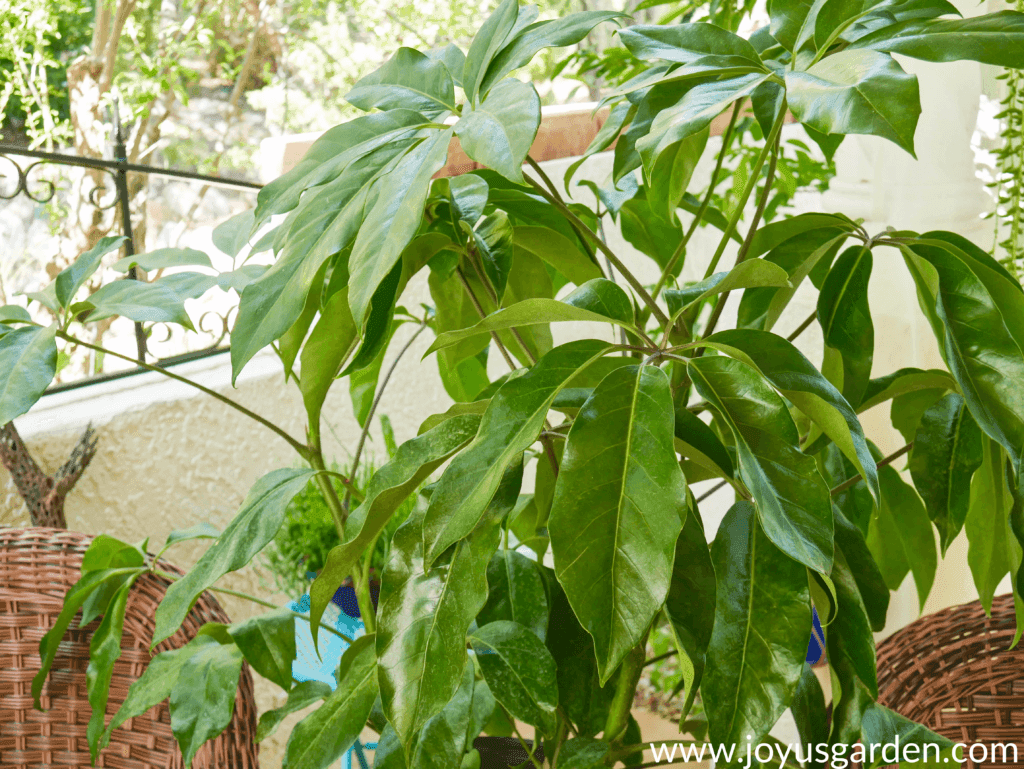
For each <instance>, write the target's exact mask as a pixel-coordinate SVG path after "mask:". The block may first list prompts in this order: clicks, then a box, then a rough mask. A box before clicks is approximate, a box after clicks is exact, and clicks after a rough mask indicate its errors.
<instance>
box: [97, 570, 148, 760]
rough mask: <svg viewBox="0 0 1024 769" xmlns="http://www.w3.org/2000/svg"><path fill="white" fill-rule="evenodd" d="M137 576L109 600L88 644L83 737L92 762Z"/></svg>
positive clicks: (126, 581) (104, 723)
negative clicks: (86, 716) (86, 711)
mask: <svg viewBox="0 0 1024 769" xmlns="http://www.w3.org/2000/svg"><path fill="white" fill-rule="evenodd" d="M140 573H141V572H136V573H135V574H132V575H129V576H128V578H127V579H126V580H124V582H123V583H121V586H120V587H119V588H118V590H117V592H116V593H115V594H114V596H113V598H111V600H110V605H109V606H107V607H106V609H105V610H104V613H103V620H102V621H101V622H100V625H99V627H98V628H96V631H95V632H94V633H93V634H92V639H90V641H89V665H88V667H87V668H86V670H85V685H86V689H87V690H88V696H89V707H90V708H91V709H92V715H91V716H90V718H89V725H88V727H86V738H87V739H88V741H89V754H90V755H91V757H92V760H93V761H95V760H96V756H97V755H98V754H99V750H100V747H99V743H100V740H101V739H102V737H103V732H104V726H105V725H106V715H107V698H108V696H109V694H110V680H111V678H112V677H113V675H114V663H115V662H117V660H118V659H119V658H120V656H121V634H122V633H123V631H124V615H125V611H126V609H127V608H128V595H129V593H130V592H131V589H132V585H134V584H135V579H136V578H137V577H138V576H139V574H140Z"/></svg>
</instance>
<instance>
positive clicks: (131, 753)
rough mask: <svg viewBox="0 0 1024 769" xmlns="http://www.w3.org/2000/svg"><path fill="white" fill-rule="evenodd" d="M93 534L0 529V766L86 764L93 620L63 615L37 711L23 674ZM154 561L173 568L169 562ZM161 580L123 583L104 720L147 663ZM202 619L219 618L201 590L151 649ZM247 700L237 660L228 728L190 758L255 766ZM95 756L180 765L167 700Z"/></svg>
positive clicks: (142, 766) (252, 712) (190, 631)
mask: <svg viewBox="0 0 1024 769" xmlns="http://www.w3.org/2000/svg"><path fill="white" fill-rule="evenodd" d="M91 540H92V538H91V537H89V536H88V535H85V534H78V533H75V532H69V531H63V530H59V529H47V528H27V529H0V767H3V768H4V769H10V768H17V769H22V768H23V767H25V768H27V767H39V766H59V767H77V766H82V767H84V766H89V765H90V761H89V746H88V743H87V742H86V737H85V729H86V725H87V724H88V722H89V716H90V713H91V711H90V708H89V701H88V696H87V693H86V685H85V670H86V666H87V665H88V662H89V639H90V637H91V631H92V630H94V629H95V627H96V626H97V625H98V620H97V621H96V622H94V623H92V624H90V625H89V626H87V627H85V628H78V625H77V621H75V622H72V625H71V628H72V629H71V630H70V631H69V633H68V635H67V636H65V639H64V641H63V642H62V643H61V646H60V651H59V652H58V653H57V658H56V660H55V662H54V664H53V669H52V670H51V672H50V676H49V679H48V681H47V684H46V686H45V687H44V688H43V697H42V702H43V707H44V708H46V711H45V712H40V711H38V710H35V709H34V708H33V706H32V677H33V676H34V675H35V674H36V672H37V671H38V670H39V639H40V638H42V636H43V634H44V633H46V631H47V629H49V628H50V627H51V626H52V625H53V623H54V620H55V619H56V618H57V615H58V614H59V613H60V610H61V606H62V603H63V599H64V593H65V592H66V591H67V589H68V588H69V587H71V585H73V584H74V583H75V582H76V581H77V580H78V577H79V576H80V567H81V563H82V554H83V553H84V552H85V549H86V548H87V547H88V546H89V543H90V542H91ZM161 568H162V569H164V570H167V571H170V572H177V573H181V572H180V571H179V570H177V569H175V567H173V566H170V565H169V564H161ZM168 584H169V583H168V582H167V581H166V580H164V579H161V578H159V577H155V576H153V575H146V576H144V577H142V578H141V579H139V580H138V581H137V582H136V583H135V586H134V587H133V589H132V592H131V596H130V598H129V601H128V609H127V613H126V616H125V622H124V635H123V636H122V638H121V647H122V652H121V658H120V659H119V660H118V661H117V662H116V663H115V665H114V675H113V679H112V681H111V684H110V699H109V702H108V704H107V720H108V721H109V720H110V718H111V717H112V716H113V715H114V713H116V712H117V709H118V708H119V707H120V706H121V703H122V702H123V701H124V698H125V696H126V695H127V693H128V687H129V686H130V685H131V684H132V682H133V681H135V680H136V679H137V678H138V677H139V676H140V675H142V672H143V671H144V670H145V668H146V665H147V664H149V660H150V653H149V651H148V646H149V641H150V639H151V638H152V637H153V615H154V613H155V611H156V607H157V604H158V603H159V602H160V599H161V598H162V597H163V595H164V591H165V590H166V589H167V585H168ZM205 622H228V619H227V616H226V615H225V614H224V611H223V609H221V607H220V605H219V604H218V603H217V601H216V600H214V599H213V598H212V597H211V596H210V595H209V594H208V593H204V594H203V595H202V596H201V597H200V599H199V601H198V602H197V603H196V606H195V608H194V609H193V610H192V612H191V613H190V614H189V616H188V618H187V619H186V620H185V623H184V624H183V626H182V629H181V630H179V631H178V632H177V633H176V634H175V635H174V636H172V637H171V638H169V639H168V640H167V641H165V642H163V643H161V644H160V645H159V646H158V647H157V651H164V650H167V649H173V648H177V647H179V646H181V645H183V644H185V643H187V642H188V640H189V639H191V638H192V637H193V636H194V635H195V633H196V631H197V630H199V628H200V627H201V626H202V625H203V623H205ZM255 733H256V709H255V702H254V699H253V685H252V676H251V675H250V673H249V670H248V668H247V667H246V668H243V670H242V678H241V681H240V683H239V691H238V698H237V701H236V704H235V713H234V717H233V719H232V721H231V724H230V725H229V726H228V728H227V729H226V730H225V731H224V733H223V734H221V735H220V736H219V737H218V738H217V739H215V740H212V741H211V742H208V743H207V744H206V745H204V746H203V748H202V749H201V750H200V751H199V753H198V755H197V756H196V759H195V761H194V763H193V766H195V767H203V769H211V768H212V767H225V768H226V767H231V768H232V769H257V766H258V763H257V747H256V744H255ZM96 765H97V766H103V767H112V768H115V769H157V767H159V768H160V769H165V768H168V767H174V768H175V769H177V768H178V767H181V766H182V757H181V753H180V751H179V750H178V746H177V743H176V742H175V740H174V736H173V735H172V733H171V718H170V712H169V710H168V707H167V702H166V701H165V702H163V703H161V704H160V705H157V706H156V707H154V708H152V709H151V710H149V711H148V712H147V713H145V714H143V715H142V716H139V717H137V718H132V719H129V720H128V721H127V722H126V723H125V724H124V725H123V726H122V727H120V728H118V729H117V730H115V731H114V733H113V737H112V739H111V741H110V745H109V746H108V747H107V748H106V749H105V750H104V751H103V752H102V753H101V754H100V756H99V759H98V761H97V763H96Z"/></svg>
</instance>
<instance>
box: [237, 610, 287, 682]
mask: <svg viewBox="0 0 1024 769" xmlns="http://www.w3.org/2000/svg"><path fill="white" fill-rule="evenodd" d="M228 633H229V634H230V635H231V639H232V640H233V641H234V642H235V645H236V646H238V648H239V649H240V650H241V652H242V654H243V655H244V656H245V659H246V661H247V662H248V663H249V664H250V665H251V666H252V669H253V670H255V671H256V672H257V673H259V674H260V675H261V676H263V677H264V678H266V679H267V680H270V681H273V682H274V683H275V684H277V685H278V686H280V687H281V688H282V689H284V690H285V691H288V690H289V689H291V688H292V662H293V661H294V660H295V615H294V614H292V613H291V612H290V611H288V610H287V609H278V610H277V611H270V612H266V613H265V614H258V615H256V616H255V617H251V618H249V619H247V620H243V621H242V622H236V623H235V624H234V625H231V626H229V627H228Z"/></svg>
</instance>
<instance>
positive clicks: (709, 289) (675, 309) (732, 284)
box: [664, 259, 789, 316]
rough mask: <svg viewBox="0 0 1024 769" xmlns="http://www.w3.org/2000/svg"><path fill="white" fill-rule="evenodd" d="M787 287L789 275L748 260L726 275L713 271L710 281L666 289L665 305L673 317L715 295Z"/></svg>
mask: <svg viewBox="0 0 1024 769" xmlns="http://www.w3.org/2000/svg"><path fill="white" fill-rule="evenodd" d="M764 286H789V275H788V273H787V272H786V271H785V270H784V269H783V268H782V267H779V266H778V265H776V264H773V263H772V262H769V261H766V260H764V259H747V260H746V261H743V262H741V263H740V264H738V265H736V266H735V267H733V268H732V269H731V270H729V271H728V272H716V273H715V274H714V275H712V276H711V277H710V278H705V279H704V280H702V281H700V282H698V283H694V284H693V285H692V286H686V287H685V288H680V289H667V290H666V291H665V292H664V296H665V302H666V303H667V304H668V309H669V312H670V313H671V314H672V315H673V316H677V315H679V314H680V313H681V312H683V311H684V310H686V309H688V308H689V307H691V306H693V305H695V304H697V302H701V301H703V300H705V299H707V298H708V297H711V296H714V295H715V294H722V293H725V292H726V291H735V290H739V289H744V288H757V287H764Z"/></svg>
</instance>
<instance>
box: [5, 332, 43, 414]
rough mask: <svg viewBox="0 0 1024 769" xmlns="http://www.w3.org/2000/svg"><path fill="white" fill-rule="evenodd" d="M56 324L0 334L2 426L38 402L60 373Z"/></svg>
mask: <svg viewBox="0 0 1024 769" xmlns="http://www.w3.org/2000/svg"><path fill="white" fill-rule="evenodd" d="M56 333H57V328H56V326H49V327H46V328H44V327H42V326H22V327H21V328H16V329H12V330H11V331H8V332H7V333H6V334H4V335H3V336H0V426H3V425H6V424H7V423H8V422H10V421H11V420H12V419H14V418H15V417H20V416H21V415H22V414H24V413H25V412H27V411H28V410H29V409H30V408H32V406H33V405H34V404H35V402H36V401H38V400H39V399H40V398H41V397H42V396H43V393H44V392H45V391H46V388H47V387H49V386H50V382H52V381H53V378H54V376H56V374H57V344H56V342H55V341H54V340H55V338H56Z"/></svg>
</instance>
